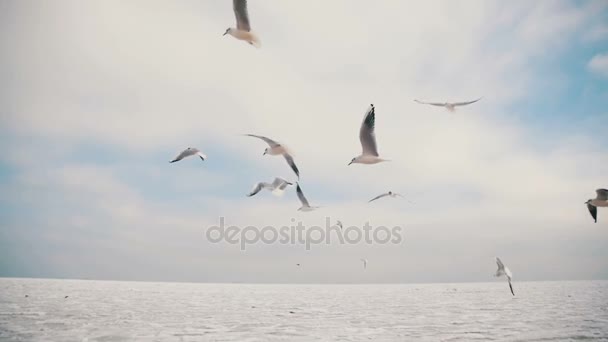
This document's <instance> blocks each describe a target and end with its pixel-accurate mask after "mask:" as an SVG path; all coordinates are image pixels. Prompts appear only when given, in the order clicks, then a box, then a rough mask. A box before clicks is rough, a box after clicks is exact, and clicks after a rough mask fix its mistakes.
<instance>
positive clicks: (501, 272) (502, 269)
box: [494, 257, 515, 296]
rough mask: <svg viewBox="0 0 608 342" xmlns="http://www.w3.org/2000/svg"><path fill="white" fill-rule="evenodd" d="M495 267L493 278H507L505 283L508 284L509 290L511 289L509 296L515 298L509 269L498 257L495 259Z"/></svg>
mask: <svg viewBox="0 0 608 342" xmlns="http://www.w3.org/2000/svg"><path fill="white" fill-rule="evenodd" d="M496 265H498V269H497V270H496V274H495V275H494V276H495V277H502V276H505V277H507V281H508V282H509V288H510V289H511V294H512V295H514V296H515V292H513V285H511V278H513V274H512V273H511V271H510V270H509V268H508V267H506V266H505V265H504V264H503V263H502V261H501V260H500V259H499V258H498V257H496Z"/></svg>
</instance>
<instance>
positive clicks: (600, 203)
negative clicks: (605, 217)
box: [585, 189, 608, 223]
mask: <svg viewBox="0 0 608 342" xmlns="http://www.w3.org/2000/svg"><path fill="white" fill-rule="evenodd" d="M595 193H596V194H597V196H595V198H594V199H590V200H588V201H587V202H585V204H586V205H587V209H589V213H590V214H591V217H593V220H594V221H595V223H597V207H608V190H607V189H597V190H595Z"/></svg>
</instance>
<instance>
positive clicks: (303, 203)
mask: <svg viewBox="0 0 608 342" xmlns="http://www.w3.org/2000/svg"><path fill="white" fill-rule="evenodd" d="M296 192H297V193H298V198H299V199H300V202H302V205H303V206H306V207H309V206H310V204H308V200H306V197H304V193H303V192H302V188H300V184H299V183H298V187H297V188H296Z"/></svg>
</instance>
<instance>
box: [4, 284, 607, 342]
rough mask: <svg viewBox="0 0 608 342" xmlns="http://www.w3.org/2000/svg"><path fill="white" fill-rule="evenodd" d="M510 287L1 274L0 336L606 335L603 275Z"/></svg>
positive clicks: (514, 338) (62, 338)
mask: <svg viewBox="0 0 608 342" xmlns="http://www.w3.org/2000/svg"><path fill="white" fill-rule="evenodd" d="M514 287H515V291H516V292H515V294H516V296H515V297H512V296H511V293H510V292H509V288H508V286H507V284H506V282H504V281H500V282H499V281H497V282H494V283H468V284H408V285H249V284H193V283H146V282H113V281H87V280H49V279H1V278H0V340H2V341H133V340H141V341H268V340H277V341H278V340H281V341H282V340H288V341H293V340H296V341H311V340H330V341H476V340H477V341H491V340H496V341H567V340H608V282H607V281H582V282H515V283H514ZM26 295H27V296H28V297H25V296H26ZM65 296H68V298H65Z"/></svg>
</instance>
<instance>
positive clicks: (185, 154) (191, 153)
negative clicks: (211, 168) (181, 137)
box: [169, 147, 207, 163]
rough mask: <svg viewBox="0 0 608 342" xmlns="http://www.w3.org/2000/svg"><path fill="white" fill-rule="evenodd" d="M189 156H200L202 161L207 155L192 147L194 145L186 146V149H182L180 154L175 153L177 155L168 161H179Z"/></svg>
mask: <svg viewBox="0 0 608 342" xmlns="http://www.w3.org/2000/svg"><path fill="white" fill-rule="evenodd" d="M190 156H198V157H199V158H201V159H202V160H203V161H204V160H205V159H207V156H206V155H204V154H203V153H202V152H201V151H199V150H198V149H196V148H194V147H188V148H187V149H185V150H183V151H182V152H181V153H180V154H178V155H177V157H175V158H173V160H171V161H170V162H169V163H175V162H177V161H180V160H182V159H184V158H187V157H190Z"/></svg>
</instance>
